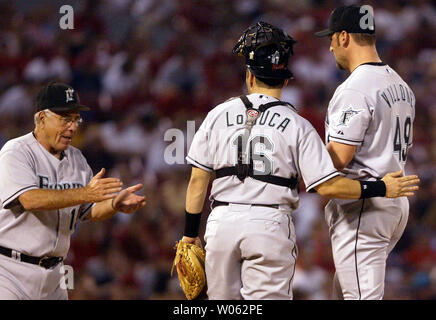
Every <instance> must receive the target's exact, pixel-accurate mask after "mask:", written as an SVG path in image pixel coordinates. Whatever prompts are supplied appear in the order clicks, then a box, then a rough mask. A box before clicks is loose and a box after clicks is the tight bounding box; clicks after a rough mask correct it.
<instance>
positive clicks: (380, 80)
mask: <svg viewBox="0 0 436 320" xmlns="http://www.w3.org/2000/svg"><path fill="white" fill-rule="evenodd" d="M414 118H415V96H414V95H413V92H412V90H411V89H410V88H409V86H408V85H407V84H406V83H405V82H404V81H403V80H402V79H401V77H400V76H399V75H398V74H397V73H396V72H395V71H394V70H393V69H392V68H390V67H389V66H387V65H385V64H376V65H374V64H364V65H361V66H359V67H357V68H356V69H355V70H354V71H353V73H352V74H351V75H350V76H349V77H348V79H347V80H346V81H344V83H343V84H341V85H340V86H339V87H338V88H337V89H336V91H335V93H334V95H333V98H332V99H331V101H330V104H329V107H328V113H327V119H326V139H327V142H329V141H336V142H340V143H343V144H348V145H354V146H358V148H357V150H356V153H355V155H354V159H353V160H352V161H351V162H350V163H349V165H348V166H347V167H346V168H345V169H344V170H343V171H344V173H346V174H347V177H349V178H350V179H359V180H373V179H374V178H382V177H383V176H384V175H385V174H386V173H388V172H391V171H398V170H404V165H405V163H406V159H407V150H408V149H409V148H410V147H411V146H412V136H413V120H414Z"/></svg>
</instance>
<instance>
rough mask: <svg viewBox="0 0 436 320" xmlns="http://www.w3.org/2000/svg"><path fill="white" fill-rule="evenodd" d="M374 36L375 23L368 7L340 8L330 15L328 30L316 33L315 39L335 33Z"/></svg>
mask: <svg viewBox="0 0 436 320" xmlns="http://www.w3.org/2000/svg"><path fill="white" fill-rule="evenodd" d="M341 31H347V32H348V33H366V34H375V21H374V15H373V10H372V8H371V7H370V6H356V5H351V6H342V7H338V8H336V9H335V10H333V12H332V13H331V14H330V17H329V20H328V28H327V29H325V30H322V31H319V32H316V33H315V35H316V36H317V37H327V36H331V35H332V34H334V33H335V32H341Z"/></svg>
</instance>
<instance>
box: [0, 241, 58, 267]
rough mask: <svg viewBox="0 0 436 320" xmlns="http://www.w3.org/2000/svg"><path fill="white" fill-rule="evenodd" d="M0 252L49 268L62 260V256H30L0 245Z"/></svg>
mask: <svg viewBox="0 0 436 320" xmlns="http://www.w3.org/2000/svg"><path fill="white" fill-rule="evenodd" d="M0 254H2V255H4V256H6V257H9V258H12V259H15V260H19V261H23V262H27V263H31V264H36V265H38V266H41V267H43V268H45V269H50V268H52V267H54V266H55V265H57V264H58V263H59V262H61V261H62V260H64V258H62V257H42V258H39V257H32V256H28V255H27V254H24V253H20V252H18V251H15V250H12V249H9V248H5V247H2V246H0Z"/></svg>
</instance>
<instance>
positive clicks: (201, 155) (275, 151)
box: [186, 93, 340, 205]
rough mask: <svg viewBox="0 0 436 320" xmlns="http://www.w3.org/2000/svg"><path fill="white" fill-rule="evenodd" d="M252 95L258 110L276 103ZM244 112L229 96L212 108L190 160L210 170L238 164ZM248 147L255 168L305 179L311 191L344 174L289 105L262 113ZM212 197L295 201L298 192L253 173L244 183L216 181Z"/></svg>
mask: <svg viewBox="0 0 436 320" xmlns="http://www.w3.org/2000/svg"><path fill="white" fill-rule="evenodd" d="M247 98H248V99H249V100H250V101H251V102H252V103H253V105H254V106H255V108H257V107H258V106H259V105H261V104H265V103H268V102H272V101H277V99H275V98H273V97H270V96H267V95H264V94H263V95H262V94H257V93H254V94H251V95H248V96H247ZM245 112H246V108H245V106H244V104H243V102H242V101H241V99H231V100H228V101H226V102H224V103H222V104H220V105H218V106H217V107H215V108H214V109H213V110H211V111H210V112H209V113H208V115H207V117H206V118H205V120H204V121H203V123H202V125H201V126H200V128H199V129H198V131H197V132H196V134H195V136H194V139H193V141H192V144H191V147H190V149H189V153H188V156H187V157H186V160H187V161H188V162H189V163H191V164H192V165H194V166H197V167H199V168H201V169H204V170H206V171H214V170H217V169H219V168H222V167H227V166H233V165H235V164H236V158H237V138H238V136H240V135H242V134H243V133H244V127H245V126H244V124H245V117H246V115H245ZM250 147H251V149H250ZM245 148H246V149H247V153H248V154H249V156H251V157H252V158H253V159H254V161H253V162H254V169H255V170H258V171H259V172H262V171H266V170H267V171H268V173H270V174H272V175H276V176H280V177H285V178H288V177H292V176H294V177H295V176H296V177H298V178H301V179H303V181H304V183H305V185H306V190H307V191H310V190H312V189H313V188H314V187H316V186H317V185H319V184H321V183H322V182H324V181H327V180H329V179H331V178H333V177H334V176H337V175H339V174H340V173H339V172H338V171H337V170H336V169H335V168H334V166H333V162H332V160H331V159H330V156H329V154H328V152H327V150H326V149H325V146H324V144H323V143H322V140H321V139H320V137H319V135H318V133H317V132H316V130H315V129H314V128H313V127H312V125H311V124H310V123H309V122H308V121H307V120H306V119H304V118H302V117H301V116H299V115H298V114H297V113H296V111H295V110H293V109H292V108H290V107H289V106H277V107H274V108H271V109H268V110H267V111H266V112H264V113H262V114H261V116H260V117H259V119H257V122H256V124H255V125H254V126H253V129H252V131H251V135H250V138H249V140H248V141H247V143H246V145H245ZM250 150H251V151H250ZM211 199H216V200H219V201H226V202H234V203H261V204H288V205H290V204H294V205H295V204H296V203H298V192H297V190H295V189H290V188H285V187H282V186H277V185H274V184H270V183H266V182H262V181H258V180H255V179H252V178H250V177H247V178H246V179H245V181H244V183H241V181H240V180H239V179H238V178H237V177H236V176H228V177H223V178H220V179H215V180H214V182H213V185H212V190H211Z"/></svg>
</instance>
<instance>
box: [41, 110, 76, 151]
mask: <svg viewBox="0 0 436 320" xmlns="http://www.w3.org/2000/svg"><path fill="white" fill-rule="evenodd" d="M43 113H44V115H42V121H40V127H41V132H42V133H43V137H42V138H43V139H44V142H45V146H46V147H48V148H49V152H50V153H52V154H60V153H61V152H62V151H64V150H66V149H67V148H68V147H69V146H70V144H71V140H72V139H73V137H74V135H75V134H76V132H77V128H78V127H79V125H80V123H81V122H82V118H81V117H80V114H79V112H77V111H73V112H64V113H54V112H52V111H50V110H45V111H43Z"/></svg>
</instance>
